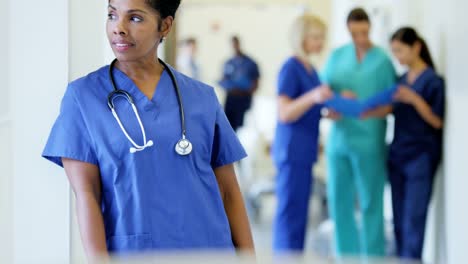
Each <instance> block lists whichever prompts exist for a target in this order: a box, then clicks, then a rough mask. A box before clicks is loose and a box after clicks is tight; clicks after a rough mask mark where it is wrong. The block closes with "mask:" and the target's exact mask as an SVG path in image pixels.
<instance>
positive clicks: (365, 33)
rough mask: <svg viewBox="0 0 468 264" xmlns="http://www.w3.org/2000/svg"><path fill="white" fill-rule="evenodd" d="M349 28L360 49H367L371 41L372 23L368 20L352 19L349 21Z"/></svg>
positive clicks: (355, 43)
mask: <svg viewBox="0 0 468 264" xmlns="http://www.w3.org/2000/svg"><path fill="white" fill-rule="evenodd" d="M348 30H349V33H350V34H351V38H352V39H353V42H354V45H355V46H356V47H357V48H358V49H366V48H368V47H369V44H370V43H371V41H370V38H369V32H370V23H369V22H367V21H352V22H349V23H348Z"/></svg>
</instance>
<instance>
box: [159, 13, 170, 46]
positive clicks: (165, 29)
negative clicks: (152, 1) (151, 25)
mask: <svg viewBox="0 0 468 264" xmlns="http://www.w3.org/2000/svg"><path fill="white" fill-rule="evenodd" d="M160 23H161V24H160V26H159V27H158V28H159V33H160V34H161V41H162V40H163V39H164V38H166V37H167V35H169V32H171V29H172V25H173V23H174V18H173V17H171V16H168V17H166V18H164V19H161V20H160Z"/></svg>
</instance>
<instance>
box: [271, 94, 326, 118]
mask: <svg viewBox="0 0 468 264" xmlns="http://www.w3.org/2000/svg"><path fill="white" fill-rule="evenodd" d="M332 96H333V93H332V92H331V90H330V88H329V87H328V86H327V85H322V86H320V87H318V88H315V89H312V90H310V91H308V92H306V93H304V94H303V95H301V96H299V97H297V98H295V99H292V98H290V97H289V96H287V95H282V94H280V95H279V96H278V114H279V120H280V121H281V122H283V123H293V122H296V121H297V120H298V119H300V118H301V117H302V116H303V115H304V114H305V113H306V112H307V111H309V109H310V108H311V107H313V106H314V105H316V104H321V103H323V102H325V101H326V100H327V99H329V98H331V97H332Z"/></svg>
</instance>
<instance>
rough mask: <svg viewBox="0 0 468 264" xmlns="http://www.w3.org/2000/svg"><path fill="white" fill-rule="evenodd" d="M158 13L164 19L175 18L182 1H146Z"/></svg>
mask: <svg viewBox="0 0 468 264" xmlns="http://www.w3.org/2000/svg"><path fill="white" fill-rule="evenodd" d="M146 3H147V4H148V5H150V6H151V7H152V8H153V9H154V10H155V11H156V12H158V13H159V15H160V16H161V18H162V19H164V18H166V17H169V16H171V17H173V18H175V14H176V11H177V9H178V8H179V5H180V0H146Z"/></svg>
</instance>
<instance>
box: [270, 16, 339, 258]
mask: <svg viewBox="0 0 468 264" xmlns="http://www.w3.org/2000/svg"><path fill="white" fill-rule="evenodd" d="M325 34H326V26H325V24H324V23H323V22H322V21H321V20H320V19H319V18H317V17H315V16H313V15H310V14H305V15H302V16H300V17H299V18H297V19H296V20H295V22H294V23H293V25H292V27H291V36H290V39H291V42H292V47H293V55H292V56H291V57H290V58H288V59H287V60H286V62H285V63H284V64H283V66H282V67H281V70H280V72H279V76H278V87H277V88H278V112H279V116H278V122H277V127H276V135H275V140H274V143H273V149H272V155H273V158H274V161H275V165H276V167H277V176H276V193H277V198H278V207H277V211H276V217H275V222H274V231H273V249H274V250H275V251H277V252H278V251H301V250H303V248H304V238H305V234H306V226H307V223H306V222H307V214H308V205H309V197H310V194H311V190H312V183H313V182H312V181H313V177H312V174H311V173H312V165H313V163H314V162H315V161H316V157H317V149H318V134H319V121H320V110H321V104H322V103H323V102H324V101H326V100H327V99H329V98H331V97H332V92H331V90H330V89H329V87H328V86H326V85H322V84H321V83H320V80H319V77H318V74H317V71H316V69H315V68H314V67H313V66H312V65H311V64H310V62H309V59H308V57H309V56H310V55H312V54H317V53H320V52H321V51H322V48H323V43H324V39H325Z"/></svg>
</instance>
